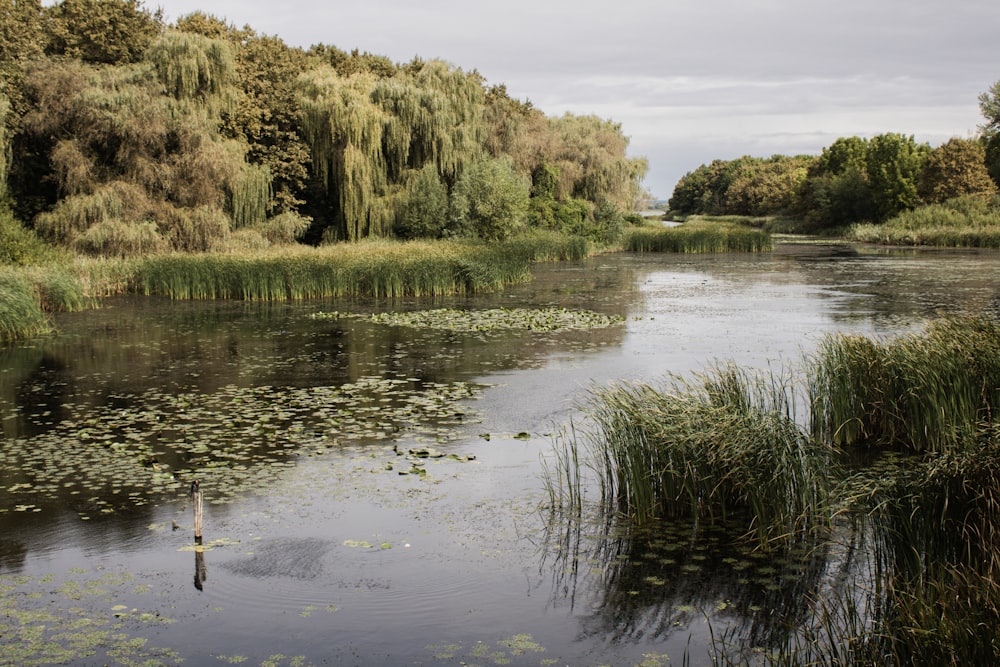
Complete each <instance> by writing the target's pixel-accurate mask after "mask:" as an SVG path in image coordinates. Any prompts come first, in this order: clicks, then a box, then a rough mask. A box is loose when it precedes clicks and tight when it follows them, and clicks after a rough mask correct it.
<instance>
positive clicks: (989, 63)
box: [167, 0, 1000, 196]
mask: <svg viewBox="0 0 1000 667" xmlns="http://www.w3.org/2000/svg"><path fill="white" fill-rule="evenodd" d="M195 9H201V10H203V11H206V12H208V13H213V14H216V15H218V16H222V17H226V18H228V19H229V20H230V22H232V23H235V24H237V25H243V24H249V25H250V26H251V27H253V28H254V29H256V30H257V31H258V32H260V33H264V34H277V35H278V36H280V37H281V38H282V39H284V40H285V41H286V42H288V43H289V44H292V45H296V46H309V45H310V44H314V43H325V44H332V45H335V46H337V47H339V48H342V49H346V50H350V49H353V48H358V49H359V50H361V51H369V52H372V53H376V54H380V55H386V56H388V57H390V58H391V59H392V60H394V61H396V62H406V61H409V60H410V59H412V58H413V57H414V56H420V57H423V58H435V57H440V58H443V59H445V60H447V61H448V62H450V63H452V64H453V65H456V66H459V67H461V68H463V69H465V70H473V69H475V70H478V71H479V72H480V73H481V74H483V76H484V77H485V78H486V79H487V81H488V82H489V83H496V84H499V83H503V84H505V85H506V86H507V89H508V92H509V93H510V94H511V95H513V96H515V97H518V98H520V99H528V100H531V101H532V103H534V104H535V105H536V106H537V107H538V108H540V109H542V110H543V111H545V112H546V113H549V114H562V113H564V112H567V111H568V112H571V113H577V114H596V115H598V116H601V117H602V118H612V119H614V120H615V121H617V122H619V123H620V124H621V125H622V129H623V132H624V133H625V134H627V135H629V136H630V137H631V138H632V143H631V149H632V152H633V153H634V154H642V155H645V156H647V157H648V158H649V160H650V163H651V169H650V175H649V177H648V179H647V185H648V187H649V188H650V189H651V190H653V191H654V192H655V193H657V194H660V195H662V196H667V195H669V193H670V191H671V190H672V189H673V184H674V183H675V182H676V180H677V178H679V177H680V176H682V175H683V174H684V173H685V172H687V171H690V170H691V169H694V168H695V167H697V166H698V165H699V164H702V163H704V162H709V161H711V160H712V159H715V158H727V159H728V158H730V157H738V156H739V155H742V154H755V155H771V154H774V153H789V152H791V153H800V152H802V153H818V152H819V151H820V150H821V149H822V148H823V147H824V146H826V145H829V144H830V143H831V142H832V141H833V140H834V139H836V138H837V137H840V136H849V135H853V134H860V135H866V136H870V135H873V134H878V133H881V132H902V133H904V134H913V135H914V136H916V137H917V139H918V140H920V141H928V142H931V143H934V144H936V143H940V142H942V141H944V140H946V139H947V138H949V137H951V136H966V135H967V134H969V133H970V132H973V131H975V129H976V126H977V125H978V124H979V122H981V117H980V116H979V112H978V106H977V101H976V99H977V96H978V95H979V94H980V93H981V92H983V91H985V90H987V89H988V88H989V86H990V84H991V83H992V82H993V81H995V80H997V79H1000V68H998V67H997V60H996V54H997V51H996V46H995V44H996V35H997V34H998V33H1000V10H998V9H997V8H996V5H995V0H951V1H950V2H947V3H944V2H941V1H940V0H840V1H838V2H810V1H809V0H669V1H668V2H664V1H663V0H616V1H615V2H607V1H606V0H575V1H572V2H571V1H570V0H507V1H506V2H502V3H500V2H494V3H477V2H468V1H467V0H424V1H423V2H420V3H414V2H412V1H410V0H406V1H403V0H369V2H364V3H360V2H355V1H354V0H351V1H350V2H347V1H346V0H333V1H330V2H324V3H317V2H312V1H308V0H285V2H282V3H274V2H273V1H272V0H173V1H172V2H171V3H170V7H169V8H168V9H167V12H168V19H173V18H176V17H177V16H179V15H181V14H184V13H188V12H190V11H193V10H195ZM699 147H700V148H699Z"/></svg>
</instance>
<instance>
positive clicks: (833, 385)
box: [809, 318, 1000, 452]
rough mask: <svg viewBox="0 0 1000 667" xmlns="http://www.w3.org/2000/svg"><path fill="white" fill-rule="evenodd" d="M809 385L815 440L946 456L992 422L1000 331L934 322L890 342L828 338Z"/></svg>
mask: <svg viewBox="0 0 1000 667" xmlns="http://www.w3.org/2000/svg"><path fill="white" fill-rule="evenodd" d="M809 384H810V394H811V397H812V398H811V402H810V403H811V413H812V414H811V424H812V431H813V437H814V438H815V439H817V440H821V441H827V442H831V443H833V444H835V445H838V446H843V447H892V448H902V449H910V450H914V451H933V452H940V451H945V450H947V449H949V448H951V447H954V446H956V445H959V444H961V443H963V442H966V441H967V440H968V438H969V437H970V436H971V435H972V434H973V433H974V432H975V431H976V429H977V428H978V425H979V424H981V423H983V422H989V421H992V420H993V419H995V418H996V414H997V413H996V410H997V408H998V404H1000V325H998V323H997V322H996V321H992V320H988V319H985V318H940V319H937V320H935V321H933V322H932V323H931V324H930V325H928V327H927V329H926V330H925V331H923V332H919V333H913V334H910V335H906V336H902V337H898V338H896V339H893V340H883V341H879V340H872V339H869V338H865V337H862V336H848V335H837V336H831V337H828V338H826V339H825V340H824V341H823V342H822V343H821V345H820V348H819V351H818V353H817V354H816V358H815V362H814V363H813V365H812V371H811V379H810V382H809Z"/></svg>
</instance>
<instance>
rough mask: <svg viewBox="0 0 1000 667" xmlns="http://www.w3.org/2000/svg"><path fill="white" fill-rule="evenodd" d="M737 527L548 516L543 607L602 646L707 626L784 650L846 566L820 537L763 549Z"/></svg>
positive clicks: (702, 631) (685, 632)
mask: <svg viewBox="0 0 1000 667" xmlns="http://www.w3.org/2000/svg"><path fill="white" fill-rule="evenodd" d="M741 528H742V527H741V526H737V525H732V524H728V525H722V524H716V525H711V526H700V525H698V524H691V523H689V522H683V521H680V522H657V523H656V524H654V525H652V526H648V527H644V528H642V529H638V528H635V527H631V526H629V525H628V523H627V522H626V521H619V520H616V519H608V518H604V519H601V520H597V521H595V520H593V519H591V520H584V519H580V518H579V517H565V516H563V517H555V516H553V517H551V518H550V523H549V533H548V534H547V540H546V542H545V547H544V551H543V553H544V557H543V564H542V568H543V571H544V570H550V571H551V573H552V577H553V585H552V587H551V590H552V596H553V597H552V600H551V604H552V605H553V606H556V607H559V606H566V605H568V607H569V608H570V609H571V610H576V611H578V612H579V613H582V615H583V619H582V621H581V627H582V634H583V636H586V637H589V638H594V639H599V640H601V641H603V642H613V643H619V642H628V643H634V642H639V641H648V640H649V639H651V638H656V639H659V640H665V639H668V638H669V637H671V636H673V635H676V634H679V635H682V636H684V637H687V636H688V635H689V634H691V633H695V634H701V635H704V634H705V632H706V630H705V628H704V626H703V624H702V621H706V620H707V622H708V623H709V624H710V625H711V626H713V627H715V628H726V629H727V633H728V634H729V636H730V637H734V638H735V637H738V638H739V639H740V640H741V641H740V643H741V644H742V645H744V646H753V647H757V648H763V649H767V650H772V649H779V648H781V647H783V646H787V645H788V643H789V637H790V635H791V634H792V633H794V632H795V629H796V628H798V627H800V626H802V625H803V624H805V623H806V622H807V620H808V619H809V618H810V617H811V615H812V613H813V607H812V601H814V600H816V599H818V598H819V596H820V593H821V592H822V591H823V589H824V588H825V587H826V586H828V585H829V582H830V580H831V576H832V571H834V570H840V569H841V568H844V567H852V566H851V565H849V564H846V563H845V561H844V559H843V558H842V557H841V556H842V554H839V553H838V551H837V550H836V549H835V547H834V544H833V543H832V542H831V541H829V540H828V539H808V540H805V539H804V540H802V541H800V542H799V543H796V544H791V545H786V546H783V547H782V548H780V549H777V550H774V551H767V552H765V551H760V550H758V549H755V548H754V547H753V546H751V545H749V544H747V543H746V542H744V541H741V540H740V539H739V535H740V530H741ZM579 607H583V609H582V610H581V609H579ZM702 639H703V640H704V639H706V637H704V636H702Z"/></svg>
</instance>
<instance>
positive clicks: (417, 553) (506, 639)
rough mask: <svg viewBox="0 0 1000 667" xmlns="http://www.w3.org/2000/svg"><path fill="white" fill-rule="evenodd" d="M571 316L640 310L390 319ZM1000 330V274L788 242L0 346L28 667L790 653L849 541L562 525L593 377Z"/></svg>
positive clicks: (10, 648) (14, 589) (22, 641)
mask: <svg viewBox="0 0 1000 667" xmlns="http://www.w3.org/2000/svg"><path fill="white" fill-rule="evenodd" d="M550 307H560V308H567V309H571V310H586V311H594V312H596V313H601V314H604V315H608V316H612V317H613V318H614V319H613V321H612V323H611V324H610V325H608V326H603V327H599V328H591V329H585V330H561V331H560V330H557V331H537V330H536V331H528V330H523V329H517V328H513V329H497V330H492V331H456V330H451V329H447V328H434V327H413V326H406V325H398V324H386V323H382V322H379V321H377V320H374V319H372V318H369V317H368V316H369V315H372V314H377V313H383V312H398V311H420V310H430V309H442V308H450V309H461V310H475V311H482V310H487V309H497V308H509V309H514V308H517V309H544V308H550ZM983 311H986V312H991V313H994V314H998V313H1000V254H997V253H995V252H971V251H970V252H940V251H939V252H925V253H920V252H912V251H911V252H905V253H904V252H886V251H874V250H865V249H860V248H855V247H849V246H839V245H832V244H831V245H826V244H783V245H780V246H779V247H778V250H777V251H776V252H775V253H773V254H769V255H763V256H752V255H717V256H674V255H663V256H661V255H634V254H618V255H608V256H602V257H597V258H594V259H590V260H587V261H584V262H579V263H565V264H546V265H540V266H538V267H536V270H535V272H534V279H533V281H532V282H531V283H529V284H526V285H519V286H513V287H511V288H508V289H506V290H504V291H503V292H501V293H498V294H490V295H482V296H477V297H475V298H455V299H437V300H416V299H414V300H400V301H390V302H386V301H364V300H357V301H310V302H303V303H292V304H284V303H282V304H244V303H218V302H209V303H174V302H168V301H162V300H157V299H141V300H135V299H115V300H109V301H107V302H105V303H104V304H103V307H102V308H101V309H99V310H96V311H92V312H86V313H78V314H70V315H64V316H60V317H59V319H58V320H57V325H58V328H59V331H60V334H59V335H58V336H55V337H52V338H47V339H42V340H36V341H32V342H31V343H29V344H25V345H20V346H16V347H11V348H7V349H4V350H2V351H0V359H2V362H0V400H2V403H0V406H2V414H0V418H2V422H0V424H2V429H3V433H2V438H3V439H2V440H0V664H4V665H6V664H11V665H13V664H17V665H22V664H46V663H59V662H64V663H68V664H108V663H111V664H118V663H121V664H131V663H138V662H143V661H151V662H152V663H154V664H156V663H163V664H176V663H178V662H179V661H181V660H183V662H184V664H186V665H221V664H251V665H259V664H273V665H293V664H303V665H304V664H333V665H451V664H482V665H493V664H516V665H602V664H609V665H636V664H647V665H666V664H681V661H682V660H683V658H684V655H685V653H687V655H688V656H689V659H690V661H691V663H692V664H703V663H704V662H706V661H707V648H706V647H707V646H708V644H709V641H710V640H709V627H711V632H712V634H714V635H715V636H717V637H718V636H719V635H720V634H725V635H726V636H728V637H739V638H740V639H741V641H744V642H746V643H748V644H749V645H753V646H759V647H760V648H761V649H762V650H767V649H768V648H769V647H772V646H774V645H777V644H779V643H780V639H776V638H775V637H774V636H773V635H774V634H775V633H776V632H779V631H778V630H776V629H775V627H774V624H773V623H768V622H767V621H766V619H773V618H775V617H780V618H782V619H784V620H785V621H789V622H793V623H794V622H795V620H796V618H798V617H799V616H801V615H802V614H805V613H806V611H805V609H806V605H805V599H806V598H807V597H808V596H809V595H812V594H815V593H816V591H818V590H821V589H822V587H823V585H824V581H825V580H827V579H829V578H830V577H832V576H834V575H835V570H836V568H837V567H838V566H839V565H841V564H842V561H843V558H842V555H841V554H838V553H837V550H836V548H834V547H832V546H829V547H824V548H820V549H816V548H810V549H804V550H803V551H802V553H785V554H780V555H775V554H761V553H753V552H749V553H747V552H743V551H742V550H740V549H739V548H736V547H733V546H731V545H730V544H729V539H728V537H727V535H726V533H725V531H722V530H719V531H716V530H708V529H704V528H701V529H698V530H694V529H693V527H691V526H683V525H663V526H658V527H657V528H656V529H655V530H653V531H650V532H647V533H644V534H641V535H635V534H632V535H629V536H627V537H625V536H622V535H621V534H618V533H616V532H615V531H613V530H606V526H605V527H604V528H601V527H599V526H590V525H588V524H586V523H583V524H581V523H579V522H562V521H560V520H559V518H558V517H557V516H556V517H553V515H552V513H550V512H548V511H547V510H546V504H547V502H548V495H547V493H546V487H545V483H544V481H543V469H544V467H545V465H544V463H543V460H549V461H551V455H552V452H553V448H554V444H555V443H556V442H558V441H559V439H560V438H562V437H565V435H566V434H567V433H568V432H570V430H571V429H578V430H585V429H586V416H585V414H584V412H583V411H582V410H581V408H582V407H583V406H585V403H586V400H587V396H588V390H589V389H591V388H593V387H598V386H603V385H606V384H607V383H609V382H613V381H616V380H643V381H649V382H654V383H655V382H658V381H661V380H663V379H665V378H666V377H667V376H668V375H670V374H681V375H688V374H691V373H694V372H698V371H699V370H703V369H705V368H707V367H708V366H710V365H711V364H712V363H714V362H717V361H729V360H732V361H735V362H737V363H739V364H741V365H744V366H754V367H762V368H764V367H768V366H771V367H781V368H790V369H794V368H795V366H796V364H799V363H801V361H802V360H803V358H804V357H805V355H808V354H809V353H810V351H811V350H812V349H814V348H815V346H816V344H817V343H818V342H819V341H820V340H821V339H822V338H823V336H825V335H827V334H829V333H831V332H854V333H863V334H866V335H891V334H894V333H898V332H903V331H908V330H911V329H913V328H916V327H919V326H920V325H921V323H923V322H924V321H926V319H927V318H928V317H931V316H933V315H934V314H935V313H939V312H983ZM333 312H336V313H338V314H339V316H337V315H332V316H331V313H333ZM316 314H325V316H324V317H316V316H315V315H316ZM192 479H199V480H200V482H201V487H202V489H203V491H204V494H205V499H206V507H205V521H204V534H205V537H204V542H205V545H204V547H205V548H204V549H203V550H200V551H195V550H194V549H193V538H192V508H191V506H190V503H189V497H188V485H189V484H190V481H191V480H192ZM779 556H780V557H779Z"/></svg>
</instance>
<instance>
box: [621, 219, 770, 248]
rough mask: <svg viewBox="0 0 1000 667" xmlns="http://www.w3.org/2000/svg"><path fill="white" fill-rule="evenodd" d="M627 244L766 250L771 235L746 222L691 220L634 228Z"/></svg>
mask: <svg viewBox="0 0 1000 667" xmlns="http://www.w3.org/2000/svg"><path fill="white" fill-rule="evenodd" d="M624 245H625V249H626V250H630V251H632V252H679V253H710V252H766V251H769V250H771V237H770V235H769V234H767V233H766V232H763V231H761V230H759V229H751V228H749V227H746V226H743V225H737V224H730V223H721V222H705V221H690V222H686V223H684V224H683V225H680V226H678V227H665V228H662V229H657V228H649V227H642V228H638V229H633V230H631V231H630V232H629V233H628V234H627V235H626V238H625V244H624Z"/></svg>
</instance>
